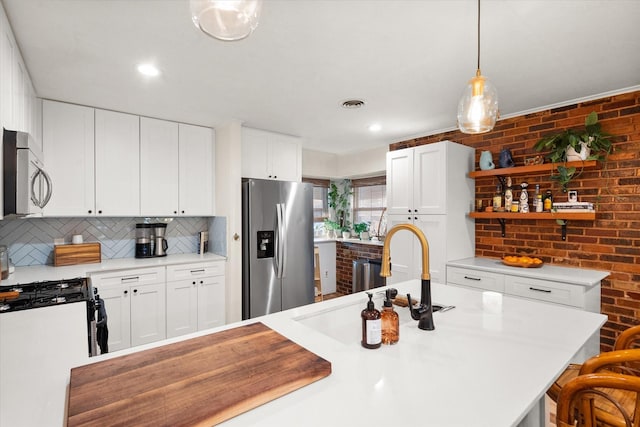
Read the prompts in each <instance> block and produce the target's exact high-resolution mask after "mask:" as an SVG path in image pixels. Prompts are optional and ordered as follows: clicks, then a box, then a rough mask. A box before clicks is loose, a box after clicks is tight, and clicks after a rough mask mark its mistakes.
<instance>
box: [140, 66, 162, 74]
mask: <svg viewBox="0 0 640 427" xmlns="http://www.w3.org/2000/svg"><path fill="white" fill-rule="evenodd" d="M138 71H139V72H140V74H143V75H145V76H149V77H155V76H157V75H159V74H160V70H158V68H157V67H156V66H155V65H153V64H140V65H138Z"/></svg>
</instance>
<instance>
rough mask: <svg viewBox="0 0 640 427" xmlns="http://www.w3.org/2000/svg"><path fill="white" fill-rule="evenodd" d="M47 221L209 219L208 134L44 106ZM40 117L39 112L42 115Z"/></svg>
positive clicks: (49, 103) (211, 168) (211, 149)
mask: <svg viewBox="0 0 640 427" xmlns="http://www.w3.org/2000/svg"><path fill="white" fill-rule="evenodd" d="M40 105H42V107H40V109H39V110H38V109H37V108H36V109H33V111H34V115H35V116H36V117H37V116H39V115H40V114H41V115H42V122H43V127H44V141H45V144H44V146H45V148H44V152H45V158H46V165H47V169H48V170H49V171H50V174H51V178H52V182H53V187H54V191H53V195H52V198H51V201H50V202H49V204H48V205H47V206H46V207H45V210H44V215H45V216H50V217H51V216H87V215H89V216H93V215H99V216H140V215H143V216H165V217H166V216H177V215H184V216H211V215H213V214H214V203H213V200H214V197H215V195H214V164H215V163H214V152H215V139H214V132H213V129H211V128H206V127H201V126H192V125H185V124H182V123H176V122H170V121H165V120H157V119H151V118H147V117H138V116H135V115H131V114H125V113H118V112H113V111H105V110H100V109H94V108H91V107H85V106H79V105H73V104H67V103H63V102H56V101H48V100H45V101H43V102H42V103H39V102H38V103H36V106H35V107H39V106H40ZM40 111H41V113H40Z"/></svg>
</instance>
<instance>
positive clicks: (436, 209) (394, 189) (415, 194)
mask: <svg viewBox="0 0 640 427" xmlns="http://www.w3.org/2000/svg"><path fill="white" fill-rule="evenodd" d="M470 167H473V150H472V149H470V148H469V147H465V146H463V145H460V144H456V143H452V142H449V141H443V142H438V143H435V144H428V145H422V146H419V147H415V148H406V149H403V150H397V151H390V152H388V153H387V209H388V212H389V214H390V215H407V214H411V215H431V214H446V213H448V212H449V211H450V210H451V209H453V208H458V207H463V208H464V207H467V206H470V203H471V199H472V198H473V194H474V191H475V187H474V183H473V180H471V179H469V178H468V177H467V176H466V174H467V173H468V171H469V170H471V169H469V168H470ZM469 194H471V196H468V195H469ZM461 199H463V200H461ZM467 209H468V208H467Z"/></svg>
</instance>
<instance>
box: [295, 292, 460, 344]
mask: <svg viewBox="0 0 640 427" xmlns="http://www.w3.org/2000/svg"><path fill="white" fill-rule="evenodd" d="M367 300H368V298H367V295H366V294H365V293H363V294H362V300H361V301H356V302H353V300H351V301H349V302H346V303H344V304H342V305H337V306H332V307H329V308H327V309H325V310H322V311H319V312H315V313H312V314H306V315H302V316H298V317H294V319H293V320H296V321H298V322H300V323H302V324H303V325H305V326H307V327H309V328H311V329H313V330H315V331H318V332H320V333H323V334H325V335H327V336H329V337H331V338H333V339H335V340H337V341H340V342H341V343H343V344H353V343H354V342H355V343H359V342H360V340H361V338H362V337H361V333H362V331H361V323H360V322H361V319H360V312H362V310H363V309H364V308H365V307H366V305H367ZM373 301H374V302H375V304H376V307H377V308H378V309H380V308H381V307H382V303H383V301H384V293H382V292H379V293H376V294H374V297H373ZM393 308H394V310H395V311H396V312H397V313H398V315H399V316H400V324H401V325H402V324H404V323H408V322H415V320H412V319H411V314H410V313H409V309H408V308H406V307H398V306H395V305H394V307H393ZM433 308H434V311H436V310H440V309H443V308H444V309H443V311H447V310H449V309H451V308H453V306H445V305H442V304H437V303H434V304H433Z"/></svg>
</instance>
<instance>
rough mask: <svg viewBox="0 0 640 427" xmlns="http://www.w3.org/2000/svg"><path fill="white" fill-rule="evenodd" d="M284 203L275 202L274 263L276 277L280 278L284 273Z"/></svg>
mask: <svg viewBox="0 0 640 427" xmlns="http://www.w3.org/2000/svg"><path fill="white" fill-rule="evenodd" d="M284 209H285V208H284V204H282V203H277V204H276V253H275V263H276V277H277V278H278V279H282V276H283V275H284V260H285V245H284V236H285V232H286V229H285V223H284Z"/></svg>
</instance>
